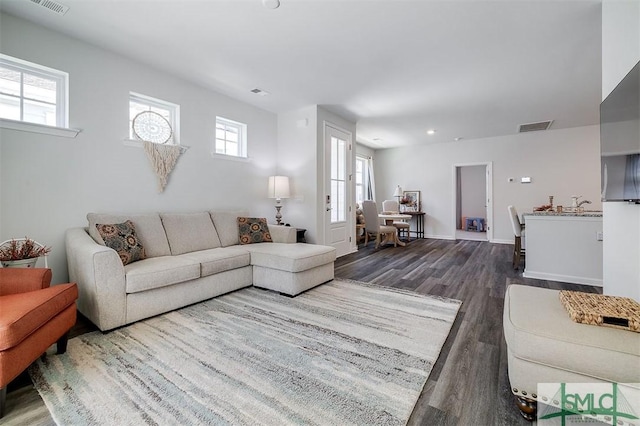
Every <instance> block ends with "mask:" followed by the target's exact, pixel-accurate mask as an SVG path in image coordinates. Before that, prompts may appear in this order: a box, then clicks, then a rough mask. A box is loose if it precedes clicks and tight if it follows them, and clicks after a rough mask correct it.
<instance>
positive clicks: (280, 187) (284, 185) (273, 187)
mask: <svg viewBox="0 0 640 426" xmlns="http://www.w3.org/2000/svg"><path fill="white" fill-rule="evenodd" d="M289 197H290V194H289V177H288V176H269V198H275V199H276V223H277V224H278V225H281V224H282V223H281V222H282V220H281V219H282V214H280V209H281V208H282V204H281V202H282V199H283V198H289Z"/></svg>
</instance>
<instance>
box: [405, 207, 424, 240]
mask: <svg viewBox="0 0 640 426" xmlns="http://www.w3.org/2000/svg"><path fill="white" fill-rule="evenodd" d="M402 214H410V215H411V216H412V217H415V218H416V230H415V231H409V233H413V234H416V238H424V216H425V212H402Z"/></svg>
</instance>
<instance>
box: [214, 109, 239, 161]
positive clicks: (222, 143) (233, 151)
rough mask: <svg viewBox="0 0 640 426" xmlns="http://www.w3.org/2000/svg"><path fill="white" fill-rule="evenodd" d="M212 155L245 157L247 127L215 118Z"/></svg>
mask: <svg viewBox="0 0 640 426" xmlns="http://www.w3.org/2000/svg"><path fill="white" fill-rule="evenodd" d="M212 154H218V155H229V156H232V157H243V158H246V157H247V125H246V124H244V123H239V122H237V121H233V120H229V119H227V118H222V117H216V141H215V148H214V150H213V152H212Z"/></svg>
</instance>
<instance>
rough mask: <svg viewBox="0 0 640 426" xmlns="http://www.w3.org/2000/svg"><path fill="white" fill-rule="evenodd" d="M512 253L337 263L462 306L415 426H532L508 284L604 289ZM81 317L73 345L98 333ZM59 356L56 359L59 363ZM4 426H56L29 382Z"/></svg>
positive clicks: (457, 249)
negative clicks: (527, 268) (515, 350)
mask: <svg viewBox="0 0 640 426" xmlns="http://www.w3.org/2000/svg"><path fill="white" fill-rule="evenodd" d="M512 250H513V246H510V245H500V244H490V243H488V242H478V241H444V240H428V239H425V240H413V241H411V242H410V243H409V244H408V245H407V246H406V247H397V248H394V247H393V246H387V247H383V248H380V249H378V250H374V248H373V243H370V244H369V247H366V248H362V247H361V248H360V250H359V251H358V252H357V253H354V254H351V255H348V256H344V257H341V258H339V259H338V260H337V261H336V269H335V272H336V277H337V278H348V279H353V280H358V281H366V282H370V283H375V284H379V285H383V286H389V287H398V288H404V289H407V290H412V291H416V292H418V293H422V294H432V295H437V296H444V297H450V298H454V299H458V300H461V301H462V302H463V304H462V307H461V309H460V311H459V313H458V316H457V318H456V320H455V322H454V324H453V327H452V330H451V333H450V334H449V337H448V339H447V341H446V343H445V346H444V347H443V350H442V353H441V354H440V357H439V358H438V361H437V362H436V364H435V366H434V368H433V371H432V372H431V375H430V376H429V380H428V381H427V384H426V385H425V387H424V389H423V391H422V394H421V395H420V398H419V400H418V402H417V404H416V406H415V408H414V411H413V414H412V415H411V418H410V419H409V422H408V424H409V425H528V424H530V423H529V422H527V421H525V420H524V419H523V418H522V417H520V414H519V412H518V410H517V408H516V407H515V404H514V403H513V397H512V395H511V392H510V390H509V379H508V376H507V357H506V346H505V342H504V337H503V334H502V307H503V302H504V293H505V290H506V288H507V286H508V285H509V284H525V285H532V286H536V287H546V288H554V289H571V290H580V291H587V292H600V289H599V288H596V287H590V286H581V285H574V284H566V283H557V282H552V281H541V280H533V279H526V278H522V273H521V270H518V271H514V270H513V268H512V267H511V251H512ZM94 329H95V327H93V325H92V324H90V323H88V321H87V320H86V319H84V318H82V317H80V318H79V320H78V323H77V325H76V326H75V327H74V328H73V329H72V331H71V337H73V336H77V335H79V334H83V333H86V332H88V331H91V330H94ZM54 356H55V355H54ZM0 424H6V425H27V424H28V425H53V424H54V423H53V420H52V419H51V417H50V416H49V412H48V410H47V408H46V407H45V405H44V403H43V402H42V399H41V398H40V396H39V395H38V393H37V392H36V391H35V389H34V388H33V385H32V384H31V382H30V380H29V377H28V375H27V374H23V375H21V376H20V377H19V378H18V379H16V380H15V381H14V382H13V383H12V384H11V385H10V386H9V389H8V394H7V414H6V415H5V417H4V418H3V419H1V420H0Z"/></svg>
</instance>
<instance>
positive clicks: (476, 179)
mask: <svg viewBox="0 0 640 426" xmlns="http://www.w3.org/2000/svg"><path fill="white" fill-rule="evenodd" d="M453 182H454V185H453V186H454V197H453V200H454V203H453V204H454V206H453V207H454V208H453V221H452V223H453V226H452V228H453V235H454V238H455V239H456V240H473V241H491V240H492V239H493V229H492V222H493V206H492V204H493V200H492V188H493V182H492V163H471V164H455V165H454V166H453Z"/></svg>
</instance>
